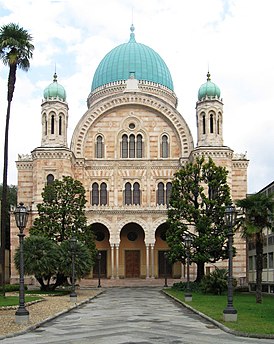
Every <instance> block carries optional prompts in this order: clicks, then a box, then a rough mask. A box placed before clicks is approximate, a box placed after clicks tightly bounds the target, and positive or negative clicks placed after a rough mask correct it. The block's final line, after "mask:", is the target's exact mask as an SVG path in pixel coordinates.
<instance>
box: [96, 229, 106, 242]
mask: <svg viewBox="0 0 274 344" xmlns="http://www.w3.org/2000/svg"><path fill="white" fill-rule="evenodd" d="M95 238H96V240H97V241H103V240H104V239H105V233H103V232H102V231H97V232H96V233H95Z"/></svg>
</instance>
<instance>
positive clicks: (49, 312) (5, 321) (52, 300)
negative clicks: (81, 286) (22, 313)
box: [0, 289, 101, 340]
mask: <svg viewBox="0 0 274 344" xmlns="http://www.w3.org/2000/svg"><path fill="white" fill-rule="evenodd" d="M100 292H101V291H100V290H98V289H93V290H89V289H87V290H77V302H76V303H72V302H71V301H70V297H69V295H66V296H46V297H44V296H43V301H41V302H37V303H34V304H31V305H29V306H26V308H27V309H28V311H29V322H28V323H27V324H16V322H15V312H16V309H17V308H15V309H1V308H0V340H1V339H3V338H4V337H6V336H11V335H13V334H14V333H18V332H24V331H27V330H28V329H32V328H35V327H37V326H39V324H41V323H42V322H44V321H45V320H47V319H48V318H52V317H54V316H55V315H57V314H60V313H63V312H66V311H68V310H70V309H72V308H75V306H77V305H79V304H81V303H84V302H85V301H88V300H89V299H91V298H93V297H95V296H96V295H98V294H99V293H100Z"/></svg>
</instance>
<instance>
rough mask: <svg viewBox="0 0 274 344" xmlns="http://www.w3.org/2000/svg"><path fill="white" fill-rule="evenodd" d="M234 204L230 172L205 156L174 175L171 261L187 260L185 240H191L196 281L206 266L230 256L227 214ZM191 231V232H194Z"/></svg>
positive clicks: (171, 200)
mask: <svg viewBox="0 0 274 344" xmlns="http://www.w3.org/2000/svg"><path fill="white" fill-rule="evenodd" d="M230 203H231V199H230V190H229V186H228V184H227V171H226V169H225V168H224V167H221V166H216V165H215V163H214V162H213V160H212V159H211V158H209V159H208V161H205V158H204V157H201V158H197V159H196V160H195V161H194V162H190V163H187V164H186V165H185V166H183V167H182V168H181V169H180V170H179V171H178V172H177V173H176V174H175V176H174V179H173V182H172V192H171V196H170V200H169V209H168V225H169V228H168V230H167V243H168V245H169V247H170V251H169V259H170V260H171V261H182V262H185V259H186V253H187V252H186V249H187V248H186V247H185V245H183V242H184V237H185V235H186V234H189V235H190V236H191V237H192V240H193V242H192V249H191V261H192V262H195V263H196V264H197V278H196V281H197V282H200V281H201V279H202V277H203V276H204V265H205V263H207V262H211V263H214V262H216V261H218V260H219V259H223V258H226V257H227V229H226V228H225V225H224V211H225V208H226V206H227V205H229V204H230ZM191 228H192V230H191Z"/></svg>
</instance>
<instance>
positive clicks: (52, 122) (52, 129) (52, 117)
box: [50, 115, 54, 134]
mask: <svg viewBox="0 0 274 344" xmlns="http://www.w3.org/2000/svg"><path fill="white" fill-rule="evenodd" d="M50 133H51V134H54V115H51V130H50Z"/></svg>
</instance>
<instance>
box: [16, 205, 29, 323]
mask: <svg viewBox="0 0 274 344" xmlns="http://www.w3.org/2000/svg"><path fill="white" fill-rule="evenodd" d="M28 215H29V212H28V210H27V208H26V207H25V206H24V203H22V202H21V203H19V206H18V207H16V209H15V211H14V216H15V221H16V226H17V227H18V228H19V234H18V236H19V266H20V268H19V275H20V282H19V307H18V309H17V311H16V312H15V322H16V323H17V324H23V323H26V322H28V321H29V311H28V310H27V309H26V308H25V288H24V248H23V240H24V236H25V234H24V233H23V232H24V229H25V228H26V225H27V222H28Z"/></svg>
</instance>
